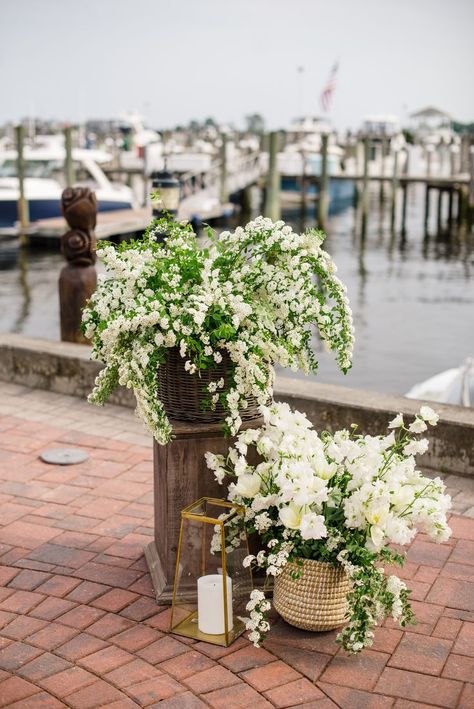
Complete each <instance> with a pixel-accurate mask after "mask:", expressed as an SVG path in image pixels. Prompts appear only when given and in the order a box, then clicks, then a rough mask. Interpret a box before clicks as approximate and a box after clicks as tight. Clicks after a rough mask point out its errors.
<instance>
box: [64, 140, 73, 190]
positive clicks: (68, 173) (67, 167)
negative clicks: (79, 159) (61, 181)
mask: <svg viewBox="0 0 474 709" xmlns="http://www.w3.org/2000/svg"><path fill="white" fill-rule="evenodd" d="M64 148H65V151H66V152H65V158H64V174H65V177H66V187H74V182H75V178H74V163H73V160H72V127H71V126H66V127H65V128H64Z"/></svg>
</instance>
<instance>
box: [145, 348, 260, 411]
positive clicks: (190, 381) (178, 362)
mask: <svg viewBox="0 0 474 709" xmlns="http://www.w3.org/2000/svg"><path fill="white" fill-rule="evenodd" d="M185 361H186V359H185V358H183V357H181V355H180V353H179V350H178V348H177V347H172V348H170V349H169V350H168V358H167V360H166V362H165V363H164V364H162V365H161V367H159V369H158V387H159V397H160V401H161V402H162V404H163V406H164V408H165V411H166V414H167V416H168V417H169V418H170V419H175V420H176V421H195V422H196V423H214V422H217V421H223V420H224V419H225V418H226V416H227V415H228V413H227V411H226V409H224V407H223V406H222V404H221V403H220V402H218V404H217V405H216V408H215V409H214V411H211V410H210V409H203V402H204V401H205V400H206V399H209V398H210V394H209V393H208V392H207V386H208V384H210V382H215V381H217V380H219V379H220V378H221V377H222V378H223V379H224V382H225V386H226V385H227V383H228V381H229V378H230V372H231V371H232V362H231V359H230V357H229V355H228V354H227V353H226V352H223V353H222V362H220V363H219V364H216V365H215V367H212V369H204V370H200V371H199V372H197V373H196V374H189V372H187V371H186V370H185V368H184V363H185ZM240 417H241V419H242V420H243V421H252V420H253V419H258V418H260V412H259V409H258V403H257V401H256V400H255V399H254V398H253V397H252V398H249V399H248V401H247V408H246V409H242V411H240Z"/></svg>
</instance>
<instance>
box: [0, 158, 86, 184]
mask: <svg viewBox="0 0 474 709" xmlns="http://www.w3.org/2000/svg"><path fill="white" fill-rule="evenodd" d="M73 167H74V175H75V180H74V182H75V184H76V185H83V186H86V187H90V188H91V189H93V190H94V189H98V187H99V184H98V182H97V180H96V179H95V177H94V176H93V175H92V174H91V172H90V170H89V169H88V167H87V166H86V165H84V164H83V163H82V162H78V161H77V160H74V162H73ZM17 176H18V172H17V162H16V160H14V159H10V160H5V161H4V162H3V163H1V164H0V178H1V177H17ZM25 177H29V178H33V177H34V178H43V179H50V180H56V182H58V183H59V184H60V185H61V187H65V186H66V180H65V177H64V162H61V160H25Z"/></svg>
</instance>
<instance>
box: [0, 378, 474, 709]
mask: <svg viewBox="0 0 474 709" xmlns="http://www.w3.org/2000/svg"><path fill="white" fill-rule="evenodd" d="M60 445H61V446H64V445H74V446H78V447H80V448H82V449H84V450H86V451H87V452H88V453H89V455H90V457H89V460H88V461H86V462H85V463H82V464H80V465H76V466H68V467H59V466H58V467H56V466H51V465H47V464H44V463H42V462H41V461H40V460H39V457H38V456H39V453H40V452H41V451H42V450H44V449H45V448H47V447H50V446H60ZM151 459H152V449H151V444H150V441H149V438H148V437H147V436H146V435H145V434H144V432H143V430H142V429H141V428H140V425H139V424H138V423H137V422H135V421H134V420H133V417H132V414H131V412H130V411H128V410H126V409H121V408H119V407H110V408H107V409H105V410H103V411H101V410H99V413H97V412H96V410H95V409H89V408H87V407H86V405H85V404H84V403H83V402H79V401H78V400H76V399H74V398H71V397H66V396H59V395H55V394H47V393H45V392H36V391H32V390H28V389H26V388H23V387H17V386H13V385H8V384H3V383H0V707H15V708H18V709H30V708H31V709H43V708H44V709H50V708H51V709H55V707H64V706H66V707H72V708H73V709H89V708H90V709H93V708H94V707H99V706H100V707H102V706H103V707H111V708H113V709H122V707H123V708H124V709H125V708H126V707H144V706H145V707H155V706H158V705H159V706H160V707H162V709H170V708H171V707H178V708H179V707H182V708H183V709H186V708H188V707H189V708H192V707H209V706H210V707H214V708H215V709H219V708H220V707H225V709H238V708H239V707H242V708H246V707H252V709H258V708H260V707H308V708H309V707H314V708H315V709H326V708H329V707H343V708H345V709H358V708H359V707H363V708H364V709H371V708H373V709H379V708H380V709H385V708H387V709H388V708H389V707H393V708H394V709H411V708H415V707H419V709H422V708H423V707H429V706H437V707H463V708H464V707H465V708H466V709H471V708H472V707H474V519H471V518H469V516H454V517H453V518H452V520H451V523H452V527H453V530H454V535H453V538H452V539H451V540H450V542H449V543H448V544H447V545H443V546H438V545H436V544H433V543H432V542H430V541H429V540H427V539H426V538H425V537H424V536H423V535H419V536H418V537H417V538H416V540H415V541H414V543H413V544H412V546H411V548H410V550H409V554H408V558H409V562H408V563H407V565H406V567H405V569H404V570H403V571H401V575H402V576H403V577H404V578H406V579H407V580H408V583H409V586H410V587H411V588H412V598H413V599H414V601H413V608H414V610H415V613H416V615H417V618H418V624H417V625H416V626H413V627H411V628H410V629H409V630H407V631H402V630H400V629H399V628H397V627H396V625H395V624H394V623H393V622H391V621H387V622H386V623H385V625H384V626H383V627H381V628H379V629H378V630H377V632H376V637H375V643H374V645H373V647H372V648H371V649H370V650H367V651H365V652H363V653H361V654H360V655H358V656H357V657H349V656H347V655H345V654H344V653H343V652H342V651H340V650H339V649H338V646H337V645H336V644H335V642H334V638H335V635H336V633H335V632H334V633H318V634H313V633H306V632H303V631H298V630H296V629H294V628H291V627H289V626H288V625H286V624H285V623H284V622H283V621H281V620H278V619H276V621H275V624H274V626H273V628H272V631H271V633H270V635H269V637H268V640H267V642H266V643H265V647H264V648H262V649H259V650H257V649H255V648H253V647H252V646H251V645H250V644H249V643H248V641H247V640H245V639H244V638H240V639H239V640H238V641H237V642H236V643H234V645H232V646H231V647H229V648H219V647H216V646H211V645H206V644H204V643H199V642H197V643H196V642H192V641H188V640H185V639H183V638H178V637H173V636H171V635H169V634H168V633H167V623H168V616H169V612H168V610H167V609H166V608H165V607H163V606H157V605H156V603H155V601H154V599H153V591H152V588H151V584H150V578H149V575H148V572H147V569H146V564H145V561H144V557H143V546H144V545H145V544H146V543H147V542H148V541H149V539H150V537H151V536H152V534H153V522H152V520H153V500H152V463H151ZM448 484H450V485H451V486H453V489H455V490H457V493H456V494H457V496H458V497H459V495H460V494H461V493H462V495H463V496H464V497H465V499H466V500H467V503H466V504H465V505H464V508H465V509H462V511H465V512H467V513H468V515H469V514H470V509H471V508H472V506H473V503H472V497H469V495H471V496H472V485H471V481H470V480H462V479H459V478H456V479H454V480H453V479H452V477H451V479H449V478H448ZM461 502H462V501H461V499H460V498H459V500H458V506H457V508H456V509H460V508H461ZM469 503H470V504H469Z"/></svg>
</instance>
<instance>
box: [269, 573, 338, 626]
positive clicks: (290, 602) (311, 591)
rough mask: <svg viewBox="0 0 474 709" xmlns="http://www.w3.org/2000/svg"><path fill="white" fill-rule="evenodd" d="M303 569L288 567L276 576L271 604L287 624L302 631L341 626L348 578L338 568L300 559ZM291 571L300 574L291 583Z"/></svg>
mask: <svg viewBox="0 0 474 709" xmlns="http://www.w3.org/2000/svg"><path fill="white" fill-rule="evenodd" d="M300 561H301V562H302V564H303V566H302V567H301V566H297V565H296V564H293V563H291V564H287V565H286V566H285V568H284V569H283V572H282V573H281V574H280V575H279V576H276V577H275V587H274V591H273V605H274V606H275V609H276V610H277V611H278V613H279V614H280V615H281V617H282V618H283V619H284V620H286V622H287V623H289V624H290V625H294V626H295V627H296V628H302V629H303V630H312V631H322V630H333V629H334V628H339V627H340V626H341V625H344V623H345V621H346V620H347V618H346V611H347V594H348V592H349V590H350V584H349V577H348V576H347V574H346V572H345V571H344V569H343V568H342V567H341V566H333V565H332V564H329V563H328V562H324V561H313V560H312V559H300ZM292 571H301V576H300V578H298V579H296V580H293V579H292V578H291V576H290V573H291V572H292Z"/></svg>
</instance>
